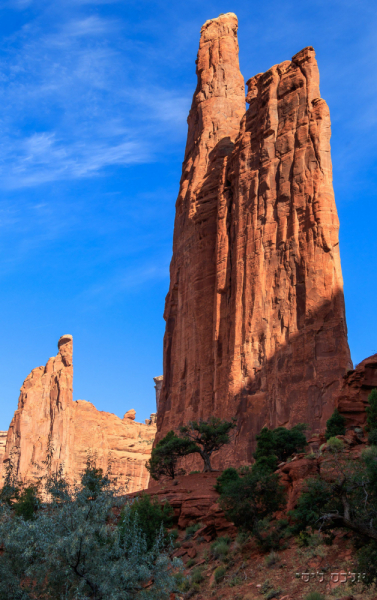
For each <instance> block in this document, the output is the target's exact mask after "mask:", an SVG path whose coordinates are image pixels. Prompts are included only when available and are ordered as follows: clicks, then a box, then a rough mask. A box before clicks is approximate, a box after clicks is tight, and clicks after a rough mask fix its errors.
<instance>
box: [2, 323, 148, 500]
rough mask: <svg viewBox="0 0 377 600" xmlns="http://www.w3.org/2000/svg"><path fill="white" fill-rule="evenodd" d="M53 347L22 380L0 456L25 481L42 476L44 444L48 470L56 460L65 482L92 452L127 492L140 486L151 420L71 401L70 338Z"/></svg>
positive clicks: (78, 471) (144, 483)
mask: <svg viewBox="0 0 377 600" xmlns="http://www.w3.org/2000/svg"><path fill="white" fill-rule="evenodd" d="M58 348H59V352H58V354H57V356H55V357H53V358H50V360H49V361H48V362H47V365H46V366H45V367H38V368H37V369H33V371H32V372H31V373H30V375H29V376H28V377H27V378H26V379H25V381H24V384H23V386H22V388H21V393H20V397H19V401H18V409H17V410H16V412H15V414H14V417H13V419H12V422H11V424H10V427H9V430H8V434H7V442H6V449H5V453H4V455H3V460H4V461H6V460H7V459H9V457H10V456H11V457H12V460H13V462H14V464H15V468H16V472H17V475H18V477H19V479H20V480H21V481H23V482H25V483H27V482H32V481H34V480H35V479H36V477H39V476H41V475H43V474H45V469H46V467H45V465H44V461H46V456H47V451H48V448H49V447H51V448H52V450H53V458H52V469H56V468H57V467H58V465H59V464H62V465H63V470H64V473H65V475H66V476H67V478H68V479H70V480H73V479H78V478H79V477H80V474H81V473H82V471H83V470H84V468H85V465H86V461H87V458H88V453H90V454H95V455H96V457H97V466H98V467H101V468H102V469H103V470H104V471H106V470H107V468H108V467H109V464H110V462H111V471H112V474H113V475H114V476H115V477H117V479H118V483H119V484H121V485H125V484H127V489H128V491H129V492H133V491H136V490H140V489H144V488H145V487H147V485H148V480H149V473H148V471H147V470H146V468H145V462H146V461H147V460H148V458H149V457H150V453H151V449H152V444H153V440H154V436H155V432H156V425H155V423H154V422H153V420H151V422H150V424H149V425H145V424H142V423H137V422H136V421H135V420H134V419H135V411H134V410H130V411H128V412H127V413H126V414H125V415H124V418H123V419H120V418H119V417H117V416H115V415H113V414H111V413H107V412H103V411H98V410H97V409H96V408H95V407H94V406H93V404H91V403H90V402H86V401H85V400H77V401H76V402H74V401H73V399H72V381H73V364H72V336H70V335H64V336H62V337H61V338H60V340H59V343H58ZM0 452H1V449H0ZM3 464H4V463H3ZM0 468H1V466H0ZM0 474H1V472H0Z"/></svg>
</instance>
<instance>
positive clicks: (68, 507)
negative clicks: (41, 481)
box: [0, 463, 175, 600]
mask: <svg viewBox="0 0 377 600" xmlns="http://www.w3.org/2000/svg"><path fill="white" fill-rule="evenodd" d="M106 477H107V478H108V479H110V478H109V474H108V473H107V474H105V475H102V474H100V472H99V470H97V469H96V466H95V464H93V463H92V464H91V465H90V467H89V468H87V469H86V471H85V472H84V473H83V476H82V478H81V481H80V483H79V484H72V485H69V483H68V482H64V485H63V483H62V481H63V479H64V478H63V476H62V473H61V471H60V474H59V472H58V473H57V474H55V475H53V476H51V477H50V481H49V484H48V485H47V483H46V488H45V492H46V495H47V494H49V495H50V498H51V499H50V501H49V502H45V503H44V505H43V509H42V510H38V511H36V512H35V514H34V518H33V519H29V520H26V519H25V518H24V516H22V515H19V514H17V511H15V510H14V509H13V508H12V505H9V504H7V503H5V502H4V503H2V505H1V506H0V544H1V547H2V552H1V554H0V600H10V599H14V600H32V599H33V600H105V599H106V600H134V599H136V598H140V600H141V599H143V600H144V599H145V600H147V599H150V600H160V599H161V600H167V598H168V597H169V594H170V591H171V590H172V589H173V588H174V585H175V583H174V577H173V573H174V569H172V567H174V563H172V562H171V561H170V559H169V556H168V554H167V552H166V550H165V545H166V540H165V539H164V535H163V533H161V532H159V533H157V535H156V536H155V538H154V540H153V541H152V539H150V541H149V542H148V541H147V536H146V534H145V533H144V532H143V529H142V526H141V521H142V518H141V517H139V518H136V510H135V509H132V506H131V504H130V502H129V501H127V502H126V505H124V502H125V501H124V490H121V489H119V488H117V487H115V486H114V485H111V483H110V484H109V485H107V484H106V485H102V484H101V485H98V482H101V481H102V482H103V481H104V479H105V478H106ZM93 478H94V481H95V485H94V486H92V483H93ZM55 484H56V485H55ZM52 492H54V493H52ZM43 497H45V496H43ZM122 506H123V512H122V526H121V527H118V526H117V524H118V523H117V521H118V519H117V517H116V514H117V509H118V510H119V509H120V508H121V507H122ZM151 583H152V585H151Z"/></svg>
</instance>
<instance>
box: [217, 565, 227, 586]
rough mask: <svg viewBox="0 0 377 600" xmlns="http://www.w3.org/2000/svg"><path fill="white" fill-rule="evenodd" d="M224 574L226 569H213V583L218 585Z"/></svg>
mask: <svg viewBox="0 0 377 600" xmlns="http://www.w3.org/2000/svg"><path fill="white" fill-rule="evenodd" d="M225 573H226V568H225V567H221V566H220V567H217V569H215V581H216V583H220V581H222V580H223V579H224V576H225Z"/></svg>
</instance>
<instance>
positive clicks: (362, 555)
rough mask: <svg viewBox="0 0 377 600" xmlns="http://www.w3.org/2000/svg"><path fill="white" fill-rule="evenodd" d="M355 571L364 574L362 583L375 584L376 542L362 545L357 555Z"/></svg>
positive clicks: (376, 570) (376, 565)
mask: <svg viewBox="0 0 377 600" xmlns="http://www.w3.org/2000/svg"><path fill="white" fill-rule="evenodd" d="M357 560H358V564H357V571H358V573H366V579H365V580H364V583H366V584H367V585H368V584H369V585H370V584H372V583H377V541H375V540H373V541H371V542H370V543H369V544H366V545H364V546H363V547H362V548H361V550H359V551H358V553H357Z"/></svg>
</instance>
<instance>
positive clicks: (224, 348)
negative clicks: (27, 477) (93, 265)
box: [156, 13, 352, 465]
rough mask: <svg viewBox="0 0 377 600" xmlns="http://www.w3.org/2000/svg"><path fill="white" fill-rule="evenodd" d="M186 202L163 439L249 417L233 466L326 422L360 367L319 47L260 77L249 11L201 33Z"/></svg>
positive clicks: (168, 345)
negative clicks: (353, 354) (273, 434)
mask: <svg viewBox="0 0 377 600" xmlns="http://www.w3.org/2000/svg"><path fill="white" fill-rule="evenodd" d="M197 76H198V84H197V88H196V90H195V93H194V97H193V102H192V107H191V110H190V114H189V117H188V136H187V145H186V151H185V157H184V163H183V169H182V178H181V183H180V192H179V196H178V200H177V203H176V217H175V225H174V241H173V258H172V262H171V266H170V289H169V293H168V295H167V298H166V306H165V313H164V317H165V320H166V332H165V337H164V379H163V385H162V389H161V393H160V397H159V408H158V419H157V438H156V439H157V440H159V439H161V437H162V436H163V435H165V434H166V433H167V432H168V431H169V430H170V429H175V428H177V427H178V426H179V425H180V424H182V423H186V422H187V421H189V420H190V419H200V418H204V419H206V418H208V417H209V416H210V415H216V416H219V417H222V418H230V417H233V416H236V417H237V419H238V426H237V434H236V439H235V442H234V444H233V445H232V446H231V447H228V448H227V449H226V450H224V453H223V455H222V456H221V457H220V462H221V464H222V465H227V464H242V463H247V462H249V461H250V459H251V456H252V451H253V449H254V447H255V435H256V434H257V433H258V432H259V431H260V429H261V428H262V427H263V426H264V425H267V426H270V427H276V426H278V425H285V426H292V425H294V424H295V423H297V422H306V423H308V424H309V425H310V428H311V431H312V432H315V431H318V430H319V429H321V428H323V427H324V425H325V422H326V420H327V419H328V418H329V416H330V414H331V413H332V411H333V408H334V404H335V399H336V396H337V394H338V392H339V389H340V387H341V381H342V376H343V375H344V374H345V373H346V371H347V369H348V368H350V367H352V364H351V361H350V352H349V348H348V343H347V327H346V320H345V307H344V297H343V281H342V273H341V266H340V255H339V240H338V229H339V222H338V216H337V211H336V206H335V199H334V192H333V187H332V167H331V157H330V134H331V129H330V115H329V109H328V106H327V104H326V102H325V101H324V100H323V99H321V97H320V92H319V72H318V67H317V62H316V60H315V53H314V50H313V48H311V47H308V48H305V49H304V50H302V51H301V52H299V53H298V54H296V55H295V56H294V57H293V58H292V60H287V61H285V62H283V63H281V64H278V65H275V66H273V67H272V68H271V69H269V70H268V71H267V72H266V73H260V74H258V75H256V76H255V77H253V78H251V79H250V80H249V81H248V83H247V85H248V91H247V98H246V101H247V103H248V104H249V108H248V109H247V110H246V108H245V93H244V84H243V78H242V75H241V73H240V70H239V62H238V42H237V17H236V16H235V15H234V14H233V13H228V14H226V15H221V16H220V17H218V18H217V19H212V20H210V21H207V22H206V23H205V24H204V25H203V27H202V30H201V38H200V44H199V52H198V59H197Z"/></svg>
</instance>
